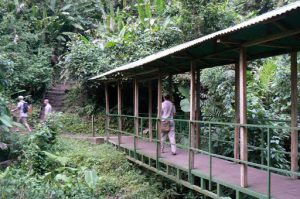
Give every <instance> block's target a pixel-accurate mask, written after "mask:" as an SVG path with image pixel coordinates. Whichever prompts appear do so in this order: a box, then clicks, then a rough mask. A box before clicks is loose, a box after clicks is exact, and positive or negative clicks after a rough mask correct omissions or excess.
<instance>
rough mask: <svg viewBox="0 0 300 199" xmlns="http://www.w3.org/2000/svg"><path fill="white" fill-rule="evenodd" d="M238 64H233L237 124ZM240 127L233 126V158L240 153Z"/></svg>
mask: <svg viewBox="0 0 300 199" xmlns="http://www.w3.org/2000/svg"><path fill="white" fill-rule="evenodd" d="M239 73H240V71H239V64H238V63H237V64H235V123H236V124H238V123H240V118H239V117H240V111H239V110H240V109H239V108H240V107H239V101H240V99H239V94H240V92H239V90H240V89H239V77H240V76H239ZM239 132H240V128H239V127H238V126H236V127H235V129H234V158H235V159H239V158H240V155H239V152H240V150H239V143H240V135H239Z"/></svg>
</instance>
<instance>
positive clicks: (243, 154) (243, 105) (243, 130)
mask: <svg viewBox="0 0 300 199" xmlns="http://www.w3.org/2000/svg"><path fill="white" fill-rule="evenodd" d="M246 69H247V63H246V51H245V49H244V48H241V49H240V67H239V70H240V71H239V74H240V77H239V88H240V105H239V106H240V124H241V125H245V124H247V85H246ZM247 141H248V137H247V127H245V126H240V158H241V160H243V161H248V147H247ZM247 186H248V167H247V164H245V163H242V164H241V187H247Z"/></svg>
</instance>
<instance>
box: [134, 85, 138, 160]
mask: <svg viewBox="0 0 300 199" xmlns="http://www.w3.org/2000/svg"><path fill="white" fill-rule="evenodd" d="M138 117H139V85H138V80H137V79H134V129H135V135H134V154H135V156H136V149H137V145H138V136H139V118H138Z"/></svg>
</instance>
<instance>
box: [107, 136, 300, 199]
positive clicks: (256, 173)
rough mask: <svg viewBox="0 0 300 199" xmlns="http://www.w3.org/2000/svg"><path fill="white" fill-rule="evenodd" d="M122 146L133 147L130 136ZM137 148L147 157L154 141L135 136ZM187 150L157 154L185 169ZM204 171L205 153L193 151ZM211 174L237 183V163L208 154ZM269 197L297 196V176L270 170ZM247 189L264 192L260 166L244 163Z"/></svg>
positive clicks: (299, 195) (152, 153) (113, 139)
mask: <svg viewBox="0 0 300 199" xmlns="http://www.w3.org/2000/svg"><path fill="white" fill-rule="evenodd" d="M122 141H123V143H122V145H121V146H122V147H124V148H127V149H133V137H132V136H124V137H123V138H122ZM110 142H112V143H114V144H117V137H111V138H110ZM137 152H138V153H141V154H144V155H147V156H149V157H151V158H153V159H154V158H155V157H156V147H155V143H152V142H147V141H145V140H139V142H138V146H137ZM188 155H189V154H188V151H187V150H183V149H180V148H178V150H177V155H175V156H173V155H171V150H170V148H169V147H167V148H166V152H165V153H162V154H161V158H162V161H163V162H167V163H170V164H172V165H177V166H178V167H181V168H182V169H185V170H188ZM194 170H196V171H199V172H201V173H204V174H207V175H208V174H209V156H207V155H203V154H195V169H194ZM212 175H213V178H215V179H218V180H220V181H223V182H227V183H230V184H233V185H236V186H240V165H239V164H236V163H233V162H230V161H227V160H223V159H219V158H212ZM271 181H272V182H271V193H272V197H274V198H276V199H277V198H278V199H287V198H288V199H298V198H300V180H294V179H292V178H290V177H286V176H283V175H278V174H274V173H272V177H271ZM248 183H249V184H248V187H247V188H248V189H250V190H252V191H255V192H258V193H262V194H266V193H267V172H266V171H264V170H260V169H256V168H253V167H248Z"/></svg>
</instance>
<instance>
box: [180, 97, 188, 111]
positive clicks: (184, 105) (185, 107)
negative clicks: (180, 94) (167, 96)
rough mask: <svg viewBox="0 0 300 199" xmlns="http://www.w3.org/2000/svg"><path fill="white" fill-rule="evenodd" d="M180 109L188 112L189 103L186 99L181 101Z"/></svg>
mask: <svg viewBox="0 0 300 199" xmlns="http://www.w3.org/2000/svg"><path fill="white" fill-rule="evenodd" d="M180 108H181V110H182V111H183V112H190V101H189V100H188V99H187V98H185V99H183V100H181V101H180Z"/></svg>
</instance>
